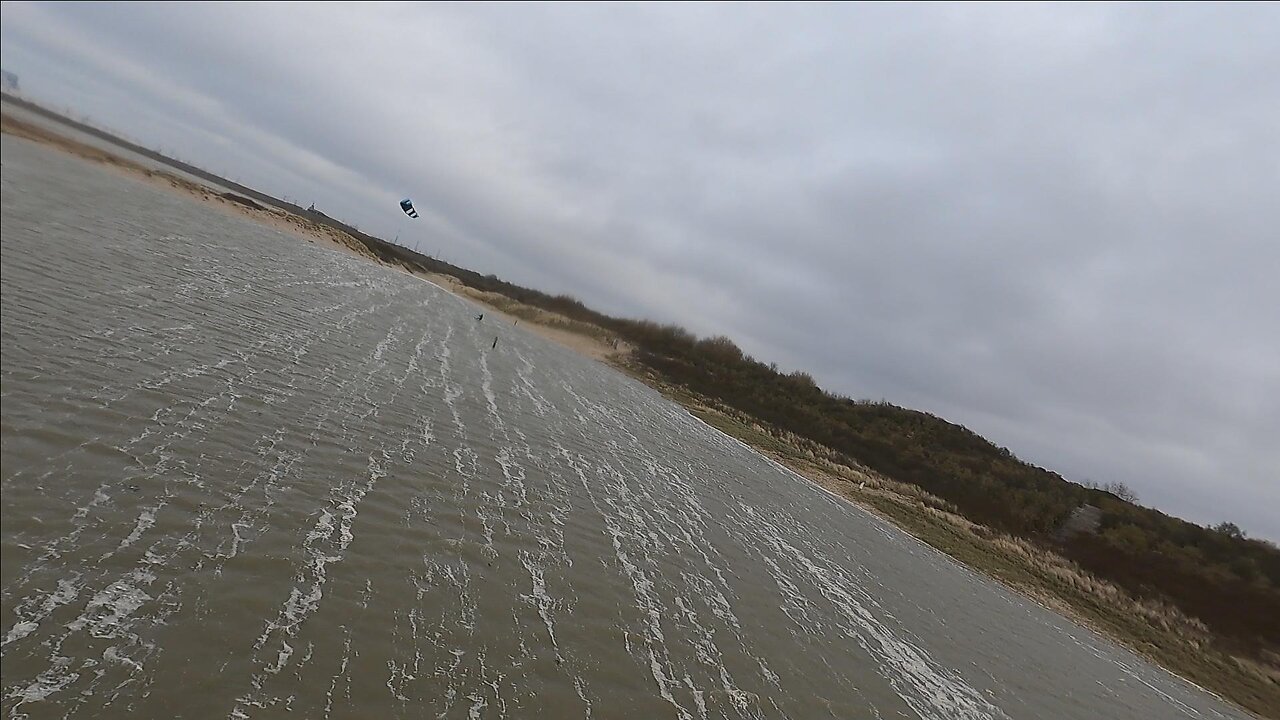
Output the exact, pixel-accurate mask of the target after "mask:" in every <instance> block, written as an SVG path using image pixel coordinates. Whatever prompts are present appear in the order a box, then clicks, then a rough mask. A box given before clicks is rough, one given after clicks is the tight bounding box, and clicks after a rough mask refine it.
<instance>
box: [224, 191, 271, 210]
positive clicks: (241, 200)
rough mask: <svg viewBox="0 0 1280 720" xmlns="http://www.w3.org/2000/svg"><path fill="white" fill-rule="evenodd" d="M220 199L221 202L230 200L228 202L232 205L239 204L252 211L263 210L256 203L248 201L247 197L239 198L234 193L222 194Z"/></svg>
mask: <svg viewBox="0 0 1280 720" xmlns="http://www.w3.org/2000/svg"><path fill="white" fill-rule="evenodd" d="M222 199H223V200H230V201H231V202H233V203H239V204H241V205H243V206H245V207H247V208H252V209H254V210H262V209H264V208H263V207H262V206H261V205H259V204H258V203H256V202H254V201H252V200H250V199H249V198H247V197H242V196H240V195H236V194H235V193H229V192H224V193H222Z"/></svg>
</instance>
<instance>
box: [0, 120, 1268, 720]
mask: <svg viewBox="0 0 1280 720" xmlns="http://www.w3.org/2000/svg"><path fill="white" fill-rule="evenodd" d="M4 101H5V102H14V103H15V104H18V105H19V106H20V107H24V108H28V109H30V108H32V107H35V108H38V106H33V105H31V104H30V103H27V102H26V101H21V100H20V99H16V98H12V97H11V96H9V95H5V96H4ZM33 112H35V111H34V110H33ZM38 113H39V114H41V115H44V116H45V117H48V118H49V119H50V120H51V121H54V122H60V123H63V124H67V122H68V121H66V119H64V118H60V117H59V116H57V115H56V114H55V113H51V112H50V111H48V110H45V109H43V108H39V110H38ZM70 122H71V123H74V121H70ZM2 125H3V126H2V128H0V129H2V130H3V132H4V133H7V134H12V135H14V136H16V137H22V138H26V139H28V140H31V141H34V142H38V143H41V144H45V145H47V146H50V147H52V148H55V149H58V150H61V151H63V152H67V153H70V154H72V155H75V156H77V157H80V158H82V159H85V160H89V161H91V162H95V163H98V164H100V165H104V166H107V167H110V168H112V169H113V170H115V171H118V172H121V173H124V174H127V175H129V176H131V177H136V178H140V179H143V180H145V181H147V182H150V183H152V184H154V185H155V186H157V187H160V188H167V189H169V190H172V191H177V192H181V193H184V194H186V195H188V196H190V197H192V198H194V199H196V200H199V201H201V202H204V203H206V204H209V205H211V206H214V207H217V208H219V209H221V210H223V211H225V212H231V213H236V214H239V215H241V216H243V217H246V218H248V219H251V220H254V221H256V222H259V223H262V224H264V225H267V226H268V227H272V228H275V229H278V230H281V231H283V232H287V233H292V234H294V235H296V236H298V237H300V238H302V239H304V240H306V241H308V242H312V243H316V244H319V245H320V246H322V247H327V248H329V249H332V250H335V251H338V252H346V253H349V254H352V255H354V256H357V257H360V258H363V259H365V260H372V261H374V262H378V263H380V264H382V265H384V266H386V267H389V268H395V269H400V270H403V271H405V272H407V273H409V274H411V275H414V276H415V277H418V278H420V279H422V280H425V281H428V282H431V283H432V284H434V285H436V286H438V287H440V288H441V289H444V290H445V291H447V292H450V293H451V294H453V295H456V296H458V297H461V298H465V299H467V300H470V301H472V302H475V303H477V304H478V306H480V307H483V308H484V312H485V313H486V315H488V314H489V313H494V314H495V316H497V317H501V318H502V319H503V320H504V321H510V322H511V323H518V324H519V327H520V328H523V329H527V330H528V331H530V332H533V333H536V334H538V335H539V336H542V337H544V338H546V339H548V340H551V341H553V342H556V343H558V344H560V345H562V346H564V347H567V348H569V349H571V350H573V351H575V352H578V353H580V354H582V355H583V356H585V357H589V358H591V359H594V360H597V361H600V362H603V363H606V364H608V365H610V366H612V367H614V368H616V369H618V370H620V371H622V372H624V373H626V374H628V375H630V376H631V377H633V378H635V379H637V380H639V381H641V382H643V383H645V384H646V385H649V386H650V387H652V388H654V389H656V390H658V391H659V392H661V393H663V394H664V395H665V396H667V397H668V398H669V399H671V400H672V401H674V402H677V403H678V404H680V405H682V406H683V407H685V408H686V409H687V410H688V411H689V412H690V413H691V414H693V415H694V416H695V417H697V418H698V419H699V420H701V421H703V422H704V423H706V424H707V425H710V426H711V427H713V428H715V429H716V430H718V431H720V432H723V433H725V434H726V435H728V436H730V437H732V438H734V439H736V440H738V441H740V442H743V443H744V444H746V445H748V446H749V447H751V448H752V449H754V450H756V451H757V452H759V453H761V454H762V455H764V456H765V457H767V458H769V459H770V460H772V461H775V462H777V463H779V464H781V465H783V466H784V467H786V468H787V469H788V470H790V471H792V472H794V473H796V474H797V475H799V476H800V477H803V478H805V479H807V480H809V481H810V482H813V483H814V484H816V485H818V486H819V487H821V488H822V489H824V490H826V491H827V492H829V493H831V494H833V495H835V496H837V497H839V498H841V499H843V500H845V501H848V502H852V503H854V504H856V505H858V506H859V507H860V508H862V509H864V510H867V511H869V512H871V513H873V514H875V515H876V516H878V517H880V518H882V519H884V520H885V521H887V522H889V523H891V524H893V525H894V526H896V527H898V528H900V529H902V530H903V531H905V532H907V533H908V534H910V535H912V536H914V537H915V538H917V539H918V540H920V541H922V542H924V543H926V544H928V545H930V546H932V547H934V548H936V549H938V550H939V551H941V552H943V553H945V554H946V555H948V556H949V557H951V558H952V559H954V560H956V561H957V562H960V563H961V564H963V565H965V566H967V567H969V568H971V569H973V570H975V571H978V572H980V573H982V574H983V575H985V576H987V577H989V578H991V579H994V580H996V581H998V582H1001V583H1002V584H1004V585H1005V586H1006V587H1009V588H1011V589H1012V590H1014V591H1016V592H1019V593H1020V594H1022V595H1024V596H1026V597H1028V598H1030V599H1031V600H1033V601H1035V602H1037V603H1039V604H1041V605H1043V606H1045V607H1047V608H1049V609H1051V610H1053V611H1055V612H1058V613H1060V614H1062V615H1064V616H1066V617H1068V618H1070V619H1073V620H1075V621H1076V622H1078V623H1080V624H1082V625H1084V626H1085V627H1088V628H1090V629H1092V630H1094V631H1096V632H1098V633H1099V634H1101V635H1103V636H1105V637H1108V638H1110V639H1111V640H1113V641H1114V642H1116V643H1118V644H1120V645H1122V646H1124V647H1127V648H1129V649H1130V650H1132V651H1134V652H1136V653H1137V654H1139V655H1141V656H1143V657H1145V658H1147V659H1148V660H1150V661H1152V662H1153V663H1155V664H1157V665H1159V666H1161V667H1163V668H1165V669H1166V670H1168V671H1169V672H1171V673H1173V674H1175V675H1177V676H1179V677H1182V678H1184V679H1186V680H1187V682H1189V683H1191V684H1193V685H1196V686H1197V687H1200V688H1201V689H1204V690H1206V691H1208V692H1211V693H1213V694H1216V695H1217V696H1219V697H1220V698H1222V699H1225V700H1227V701H1230V702H1233V703H1235V704H1236V705H1238V706H1240V707H1242V708H1244V709H1246V710H1247V711H1251V712H1252V713H1254V714H1258V715H1260V716H1268V717H1276V718H1280V667H1276V666H1272V665H1269V664H1265V663H1259V662H1257V661H1255V660H1252V659H1248V658H1241V657H1239V656H1235V655H1232V654H1229V653H1227V652H1224V651H1221V650H1218V649H1216V648H1214V647H1213V644H1212V643H1213V640H1214V637H1213V635H1212V634H1211V633H1209V632H1208V631H1207V630H1206V629H1205V628H1204V626H1203V624H1201V623H1200V622H1199V621H1198V620H1196V619H1195V618H1191V617H1188V616H1186V615H1183V614H1182V613H1180V612H1178V611H1177V610H1176V609H1175V608H1170V607H1167V606H1165V605H1163V604H1161V603H1160V602H1158V601H1151V600H1144V599H1138V598H1135V597H1133V596H1131V595H1129V594H1128V593H1126V592H1125V591H1124V590H1122V589H1120V588H1118V587H1117V586H1115V585H1113V584H1111V583H1110V582H1108V581H1107V580H1104V579H1101V578H1099V577H1097V576H1094V575H1091V574H1089V573H1087V572H1085V571H1083V570H1082V569H1081V568H1080V567H1079V566H1077V565H1075V564H1074V563H1073V562H1071V561H1069V560H1067V559H1065V558H1063V557H1062V556H1060V555H1058V554H1056V553H1054V552H1050V551H1048V550H1046V549H1044V548H1043V547H1040V546H1037V545H1035V544H1033V543H1030V542H1027V541H1026V540H1024V539H1021V538H1018V537H1015V536H1011V535H1007V534H1004V533H1001V532H998V531H994V530H992V529H990V528H987V527H985V526H982V525H979V524H976V523H974V522H972V521H970V520H969V519H967V518H965V517H964V516H963V515H961V514H960V513H959V512H958V510H957V509H956V507H955V506H954V505H953V504H951V503H949V502H947V501H945V500H942V499H940V498H938V497H936V496H933V495H931V494H929V493H927V492H925V491H924V490H922V489H920V488H919V487H917V486H915V485H911V484H908V483H903V482H898V481H896V480H894V479H891V478H888V477H884V476H883V475H881V474H879V473H876V472H874V471H872V470H870V469H868V468H866V467H863V466H861V465H859V464H857V463H856V462H850V461H849V460H848V458H845V457H843V456H841V455H839V454H838V453H835V452H834V451H832V450H831V449H830V448H827V447H825V446H821V445H818V444H817V443H815V442H813V441H811V440H808V439H805V438H801V437H798V436H796V435H794V434H792V433H789V432H787V431H786V430H782V429H779V428H776V427H772V426H770V425H769V424H767V423H764V422H762V421H760V420H758V419H757V418H754V417H752V416H750V415H748V414H746V413H744V412H741V411H739V410H736V409H734V408H732V407H729V406H727V405H726V404H725V403H723V402H720V401H718V400H717V399H715V398H710V397H706V396H703V395H699V394H698V393H696V392H692V391H690V390H688V389H687V388H685V387H681V386H679V385H677V384H675V383H673V382H671V381H670V380H668V379H667V378H664V377H661V376H659V375H658V374H657V373H656V372H655V371H654V370H653V369H652V368H649V367H646V366H644V365H643V364H642V363H639V362H636V361H635V360H634V358H633V357H632V354H631V352H630V350H631V348H630V347H629V346H628V345H627V344H626V343H625V342H622V341H620V340H619V339H618V338H617V336H616V335H615V334H614V333H612V332H611V331H609V330H608V329H606V328H603V327H600V326H598V325H593V324H591V323H588V322H584V321H581V320H576V319H573V318H570V317H567V316H565V315H562V314H557V313H555V312H551V311H548V310H545V309H542V308H538V307H534V306H532V305H530V304H527V303H524V302H521V301H519V300H516V299H514V298H511V297H508V296H506V295H503V294H501V293H498V292H492V291H488V290H483V289H479V288H476V287H471V286H469V285H468V284H467V282H465V281H464V280H463V279H461V278H460V277H457V276H453V275H450V274H448V272H431V271H427V270H425V269H423V267H422V264H423V262H424V261H430V262H431V263H434V265H435V266H439V267H441V268H442V269H443V270H448V269H449V268H452V266H448V265H447V264H444V263H440V262H439V261H436V260H434V259H433V258H425V257H424V256H421V255H418V254H417V253H414V252H413V251H410V250H407V249H403V248H399V246H391V244H390V243H386V242H385V241H382V240H379V239H376V238H371V237H370V236H368V235H365V234H364V233H359V232H358V231H354V230H353V229H352V230H348V229H347V228H349V226H346V225H344V224H343V223H341V222H339V221H336V220H334V219H332V218H328V217H327V216H323V215H319V214H312V213H308V212H307V211H306V210H305V209H302V208H297V206H293V205H292V204H289V203H284V202H283V201H279V200H277V199H275V198H271V197H270V196H266V195H264V194H262V193H259V192H257V191H252V190H250V189H248V188H244V186H242V185H239V184H236V183H230V182H229V181H228V182H225V183H224V182H222V179H221V178H217V176H213V175H211V174H209V173H205V172H204V171H200V170H199V169H198V168H193V169H194V170H196V171H197V172H195V173H189V174H192V175H195V176H196V177H207V178H209V179H210V182H212V183H213V184H215V185H221V186H224V187H227V188H228V192H219V191H218V189H217V188H215V187H211V186H207V185H203V184H201V183H198V182H195V181H192V180H188V179H185V178H182V177H179V176H178V175H176V174H173V173H170V172H166V171H163V170H155V169H151V168H147V167H145V166H144V165H142V164H140V163H137V162H134V161H132V160H129V159H127V158H124V157H122V156H119V155H115V154H112V153H110V152H107V151H105V150H102V149H100V148H97V147H93V146H91V145H87V144H85V143H81V142H78V141H76V140H72V139H70V138H67V137H65V136H63V135H60V134H58V133H57V132H55V131H54V130H51V129H49V128H46V127H42V126H40V125H36V124H34V123H30V122H26V121H23V120H21V119H19V118H16V117H12V116H10V115H9V114H7V113H6V114H4V116H3V119H2ZM72 127H73V128H74V129H80V130H83V129H84V128H88V126H84V125H83V124H79V123H75V124H73V125H72ZM90 130H92V131H93V134H94V135H95V136H97V137H99V138H102V139H104V140H106V141H107V142H119V143H124V144H123V145H122V147H123V149H126V150H131V151H132V150H133V149H134V147H135V146H132V144H129V143H127V142H125V141H121V140H119V139H118V138H114V137H113V136H111V135H109V134H107V133H104V132H102V131H99V130H96V129H92V128H90ZM144 155H145V156H146V157H148V158H150V159H153V160H155V161H156V162H162V163H167V164H172V163H173V162H176V161H171V159H169V158H165V157H164V156H162V155H159V154H158V153H153V152H151V151H145V153H144ZM184 165H185V164H184ZM187 167H190V166H185V167H178V168H177V169H180V170H181V171H183V172H188V170H187V169H186V168H187ZM240 189H243V190H244V191H245V192H240ZM246 200H248V201H250V202H246ZM255 203H256V204H257V206H256V207H255V206H254V205H255ZM282 206H288V207H282ZM289 208H297V210H298V211H297V212H295V211H294V210H292V209H289ZM454 269H455V270H458V271H459V272H460V274H462V273H470V272H471V271H465V270H464V269H461V268H454ZM471 274H472V275H475V273H471ZM477 277H478V276H477Z"/></svg>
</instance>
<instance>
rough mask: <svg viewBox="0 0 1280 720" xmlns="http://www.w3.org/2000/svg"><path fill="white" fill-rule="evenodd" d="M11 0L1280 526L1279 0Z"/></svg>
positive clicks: (28, 75) (388, 218)
mask: <svg viewBox="0 0 1280 720" xmlns="http://www.w3.org/2000/svg"><path fill="white" fill-rule="evenodd" d="M0 20H2V22H0V35H2V42H0V54H2V55H3V58H2V60H3V65H4V68H5V69H6V70H8V71H10V72H14V73H17V74H18V75H19V77H20V82H21V85H22V89H23V91H24V92H26V93H28V94H29V95H30V96H32V97H34V98H36V99H38V100H42V101H45V102H47V103H50V104H52V105H54V106H56V107H59V108H64V109H65V108H70V109H72V110H73V111H74V112H75V113H76V114H77V115H80V116H87V117H89V118H91V119H92V120H93V121H94V122H96V123H97V124H99V125H102V126H105V127H108V128H112V129H114V130H117V131H120V132H122V133H123V134H125V135H127V136H129V137H132V138H133V139H135V140H137V141H140V142H141V143H143V144H146V145H150V146H153V147H160V148H162V149H163V150H165V151H167V152H169V153H171V154H176V155H177V156H179V157H181V158H183V159H186V160H189V161H191V162H194V163H196V164H198V165H201V166H203V167H206V168H208V169H210V170H213V171H215V172H219V173H223V174H225V175H227V176H229V177H232V178H234V179H237V180H239V181H241V182H244V183H246V184H249V185H252V186H254V187H257V188H259V189H262V190H264V191H266V192H270V193H273V194H277V195H280V196H287V197H288V198H290V199H292V200H294V201H297V202H301V203H303V204H307V203H310V202H315V203H316V206H317V207H318V208H320V209H322V210H324V211H326V212H328V213H330V214H331V215H335V216H337V217H340V218H343V219H346V220H349V221H351V222H354V223H355V224H357V225H358V226H360V227H361V228H362V229H365V230H368V231H371V232H373V233H375V234H379V235H383V236H385V237H387V238H388V239H390V238H392V237H396V236H397V235H398V236H399V238H400V241H401V242H402V243H403V244H407V245H410V246H414V245H416V246H417V247H418V248H419V249H421V250H423V251H424V252H428V253H432V254H438V255H440V256H443V257H444V258H445V259H447V260H449V261H451V262H455V263H458V264H460V265H463V266H466V267H469V268H472V269H474V270H478V271H480V272H483V273H489V272H493V273H496V274H498V275H500V276H502V277H504V278H507V279H510V280H513V281H515V282H518V283H521V284H525V285H530V286H533V287H537V288H539V289H542V290H546V291H549V292H569V293H571V294H573V295H575V296H578V297H580V298H582V299H583V300H584V301H585V302H587V303H588V304H589V305H591V306H593V307H596V308H598V309H601V310H605V311H608V312H612V313H618V314H625V315H629V316H644V317H649V318H654V319H658V320H662V321H672V322H677V323H680V324H682V325H684V326H686V327H688V328H689V329H691V330H693V331H695V332H697V333H699V334H703V335H706V334H721V333H723V334H726V335H729V336H730V337H732V338H734V339H735V340H736V341H738V343H739V344H740V345H741V346H742V347H743V348H744V349H745V350H746V351H748V352H749V353H751V354H752V355H754V356H756V357H757V358H760V359H762V360H765V361H774V362H777V363H778V364H779V365H780V366H782V367H783V368H785V369H804V370H808V371H810V372H811V373H812V374H813V375H814V376H815V377H816V378H817V379H818V380H819V382H820V383H821V384H822V385H823V386H824V387H827V388H828V389H831V390H834V391H837V392H840V393H843V394H846V395H849V396H852V397H856V398H873V399H881V398H883V399H887V400H889V401H892V402H894V403H897V404H901V405H906V406H908V407H913V408H918V409H922V410H927V411H929V412H933V413H935V414H938V415H941V416H942V417H945V418H947V419H949V420H952V421H955V422H959V423H962V424H964V425H967V426H968V427H970V428H972V429H974V430H976V431H978V432H980V433H981V434H983V435H985V436H986V437H988V438H989V439H991V440H993V441H994V442H996V443H997V444H999V445H1003V446H1005V447H1008V448H1010V449H1011V450H1013V451H1014V452H1015V453H1016V454H1018V455H1019V456H1020V457H1022V458H1023V459H1026V460H1028V461H1030V462H1033V463H1036V464H1038V465H1042V466H1044V467H1048V468H1050V469H1053V470H1056V471H1058V472H1060V473H1062V474H1063V475H1064V476H1065V477H1067V478H1068V479H1072V480H1077V481H1080V480H1085V479H1091V480H1093V481H1096V482H1112V481H1123V482H1125V483H1127V484H1129V485H1130V486H1131V487H1133V488H1134V489H1135V490H1136V491H1137V493H1138V495H1139V497H1140V499H1141V500H1142V502H1143V503H1144V504H1148V505H1152V506H1155V507H1159V508H1161V509H1163V510H1166V511H1167V512H1170V513H1173V514H1176V515H1179V516H1181V517H1185V518H1187V519H1190V520H1192V521H1195V522H1198V523H1201V524H1206V523H1212V522H1218V521H1221V520H1231V521H1235V522H1237V523H1238V524H1240V525H1241V526H1242V527H1244V528H1245V529H1246V531H1248V532H1249V533H1250V534H1252V535H1256V536H1264V537H1269V538H1272V539H1280V289H1278V288H1280V285H1278V284H1277V275H1278V274H1280V41H1278V40H1277V38H1280V5H1275V4H1271V5H1223V4H1216V3H1215V4H1206V5H1136V6H1131V5H1111V4H1107V5H1083V6H1082V5H1025V6H1018V5H1010V4H1006V3H1000V4H998V5H968V4H966V5H957V6H945V5H819V6H804V5H798V4H786V5H773V6H770V5H754V4H753V5H694V6H687V5H644V6H627V5H616V4H608V5H578V4H572V5H555V6H533V5H478V4H463V5H428V6H401V5H396V6H375V5H369V4H363V3H362V4H359V5H350V6H341V5H327V4H326V5H317V6H299V5H284V6H258V5H207V6H192V5H187V4H182V5H170V6H163V5H149V4H148V5H132V6H121V5H97V4H94V5H30V4H24V3H4V5H3V18H2V19H0ZM405 196H408V197H412V198H413V200H414V204H415V205H416V206H417V208H418V210H419V212H420V213H421V214H422V218H421V219H420V220H418V221H416V222H414V221H410V220H408V219H407V218H405V217H404V216H403V215H402V214H401V213H400V211H399V209H398V208H397V205H396V203H397V202H398V201H399V200H400V199H401V198H402V197H405Z"/></svg>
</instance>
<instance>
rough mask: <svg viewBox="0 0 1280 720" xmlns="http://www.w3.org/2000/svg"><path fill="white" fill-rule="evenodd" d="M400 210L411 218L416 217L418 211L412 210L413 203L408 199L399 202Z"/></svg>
mask: <svg viewBox="0 0 1280 720" xmlns="http://www.w3.org/2000/svg"><path fill="white" fill-rule="evenodd" d="M400 209H401V210H403V211H404V214H405V215H408V216H409V217H411V218H417V217H418V211H417V210H414V209H413V202H412V201H411V200H409V198H405V199H403V200H401V201H400Z"/></svg>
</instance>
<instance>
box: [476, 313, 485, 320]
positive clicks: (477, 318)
mask: <svg viewBox="0 0 1280 720" xmlns="http://www.w3.org/2000/svg"><path fill="white" fill-rule="evenodd" d="M483 319H484V313H480V314H479V315H477V316H476V320H483Z"/></svg>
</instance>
